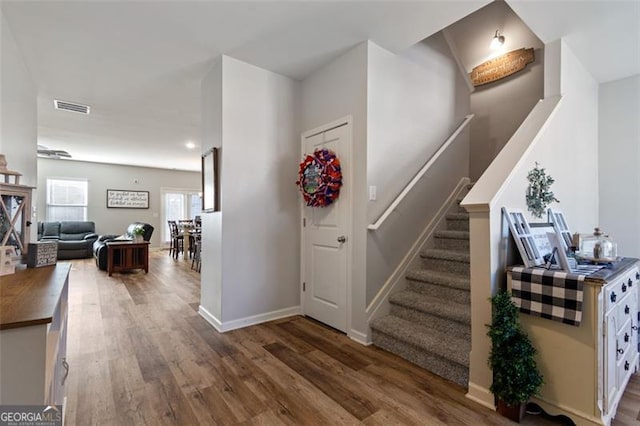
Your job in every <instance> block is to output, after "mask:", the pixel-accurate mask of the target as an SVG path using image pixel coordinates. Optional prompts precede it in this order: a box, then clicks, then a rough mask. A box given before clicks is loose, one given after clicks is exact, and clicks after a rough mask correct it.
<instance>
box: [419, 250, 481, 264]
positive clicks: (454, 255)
mask: <svg viewBox="0 0 640 426" xmlns="http://www.w3.org/2000/svg"><path fill="white" fill-rule="evenodd" d="M420 256H421V257H423V258H430V259H439V260H450V261H453V262H463V263H470V262H471V255H470V254H469V252H466V251H460V250H443V249H426V250H424V251H423V252H422V253H420Z"/></svg>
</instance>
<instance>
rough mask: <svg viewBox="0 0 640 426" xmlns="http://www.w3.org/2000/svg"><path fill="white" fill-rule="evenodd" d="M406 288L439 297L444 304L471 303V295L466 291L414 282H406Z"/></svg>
mask: <svg viewBox="0 0 640 426" xmlns="http://www.w3.org/2000/svg"><path fill="white" fill-rule="evenodd" d="M407 288H408V289H409V290H412V291H415V292H417V293H420V294H426V295H428V296H434V297H439V298H440V299H443V301H445V302H446V301H449V300H455V301H456V302H457V303H471V302H470V300H471V294H470V293H469V291H468V290H467V291H465V290H461V289H458V288H452V287H447V286H442V285H437V284H433V283H426V282H423V281H414V280H407Z"/></svg>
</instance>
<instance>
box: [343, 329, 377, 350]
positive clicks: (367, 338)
mask: <svg viewBox="0 0 640 426" xmlns="http://www.w3.org/2000/svg"><path fill="white" fill-rule="evenodd" d="M347 336H348V337H349V338H350V339H351V340H353V341H354V342H358V343H360V344H361V345H364V346H369V345H371V344H372V343H373V342H372V341H371V333H369V334H365V333H361V332H359V331H358V330H354V329H351V330H350V331H349V333H348V334H347Z"/></svg>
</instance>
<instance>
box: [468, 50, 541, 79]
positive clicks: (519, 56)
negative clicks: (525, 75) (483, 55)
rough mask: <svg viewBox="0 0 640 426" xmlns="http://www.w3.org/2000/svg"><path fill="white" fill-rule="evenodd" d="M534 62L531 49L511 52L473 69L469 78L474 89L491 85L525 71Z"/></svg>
mask: <svg viewBox="0 0 640 426" xmlns="http://www.w3.org/2000/svg"><path fill="white" fill-rule="evenodd" d="M534 60H535V58H534V55H533V48H529V49H525V48H524V47H523V48H522V49H518V50H513V51H511V52H509V53H505V54H504V55H502V56H498V57H497V58H493V59H489V60H488V61H486V62H483V63H481V64H480V65H478V66H477V67H474V68H473V70H471V73H470V74H469V78H470V79H471V82H472V83H473V85H474V87H477V86H482V85H483V84H487V83H492V82H494V81H497V80H500V79H503V78H505V77H508V76H510V75H512V74H515V73H517V72H518V71H522V70H523V69H525V67H526V66H527V64H530V63H532V62H533V61H534Z"/></svg>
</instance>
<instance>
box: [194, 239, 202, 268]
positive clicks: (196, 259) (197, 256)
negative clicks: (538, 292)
mask: <svg viewBox="0 0 640 426" xmlns="http://www.w3.org/2000/svg"><path fill="white" fill-rule="evenodd" d="M201 247H202V235H201V234H200V233H197V234H195V235H194V236H193V257H192V258H191V269H195V270H196V271H197V272H200V249H201Z"/></svg>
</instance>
